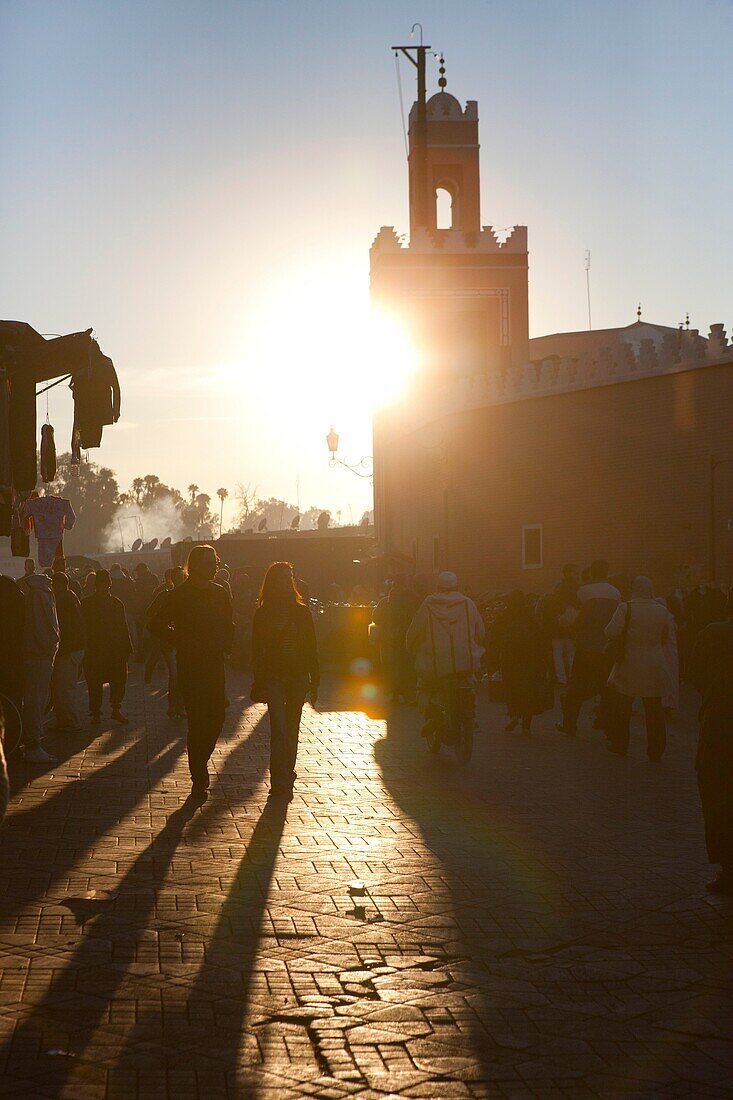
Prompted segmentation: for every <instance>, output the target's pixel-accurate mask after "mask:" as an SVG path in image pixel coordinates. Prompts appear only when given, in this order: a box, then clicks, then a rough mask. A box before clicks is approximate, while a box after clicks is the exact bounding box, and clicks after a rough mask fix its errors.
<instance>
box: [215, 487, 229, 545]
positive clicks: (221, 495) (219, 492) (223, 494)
mask: <svg viewBox="0 0 733 1100" xmlns="http://www.w3.org/2000/svg"><path fill="white" fill-rule="evenodd" d="M216 495H217V496H218V498H219V500H220V501H221V509H220V511H219V538H221V536H222V534H223V531H224V501H225V500H226V498H227V497H228V496H229V492H228V491H227V490H226V489H217V490H216Z"/></svg>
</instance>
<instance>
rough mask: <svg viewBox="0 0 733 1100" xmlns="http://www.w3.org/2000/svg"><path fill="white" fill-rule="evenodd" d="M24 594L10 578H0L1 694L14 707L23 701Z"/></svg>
mask: <svg viewBox="0 0 733 1100" xmlns="http://www.w3.org/2000/svg"><path fill="white" fill-rule="evenodd" d="M24 617H25V600H24V598H23V593H22V592H21V590H20V589H19V588H18V585H17V584H16V583H15V581H14V580H12V578H11V577H0V623H1V624H2V626H1V627H0V692H1V693H2V694H3V695H7V696H8V697H9V698H10V699H12V700H13V702H14V703H16V704H17V703H19V702H20V700H21V699H22V698H23V619H24Z"/></svg>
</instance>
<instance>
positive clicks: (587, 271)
mask: <svg viewBox="0 0 733 1100" xmlns="http://www.w3.org/2000/svg"><path fill="white" fill-rule="evenodd" d="M585 290H586V294H587V296H588V331H590V330H591V329H592V328H593V325H592V323H591V316H590V249H589V248H586V250H585Z"/></svg>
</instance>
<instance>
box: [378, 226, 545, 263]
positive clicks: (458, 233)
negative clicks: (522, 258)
mask: <svg viewBox="0 0 733 1100" xmlns="http://www.w3.org/2000/svg"><path fill="white" fill-rule="evenodd" d="M505 233H507V231H506V230H497V229H494V226H493V225H485V226H483V227H482V229H481V231H480V232H479V233H471V232H466V231H464V230H462V229H417V230H416V231H415V233H414V234H413V235H412V238H411V240H410V241H409V243H408V244H405V243H403V239H402V238H400V237H399V236H398V234H397V233H396V232H395V229H394V226H392V225H383V226H382V228H381V229H380V230H379V232H378V233H377V235H376V237H375V238H374V241H373V242H372V247H371V249H370V255H372V256H374V254H375V253H379V252H399V251H410V252H423V253H424V252H441V251H442V252H450V253H467V252H468V253H470V252H480V253H491V252H493V253H496V254H502V255H506V254H508V253H513V254H518V255H524V254H525V253H526V252H527V226H526V225H515V226H513V227H512V228H511V229H510V230H509V231H508V233H507V235H506V236H504V234H505Z"/></svg>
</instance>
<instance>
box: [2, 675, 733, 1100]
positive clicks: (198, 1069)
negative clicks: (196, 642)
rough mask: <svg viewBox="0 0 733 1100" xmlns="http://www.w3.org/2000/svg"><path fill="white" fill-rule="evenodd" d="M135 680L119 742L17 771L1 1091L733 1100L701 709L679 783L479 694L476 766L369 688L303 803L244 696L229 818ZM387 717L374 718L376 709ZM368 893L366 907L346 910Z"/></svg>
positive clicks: (678, 742) (669, 765) (667, 764)
mask: <svg viewBox="0 0 733 1100" xmlns="http://www.w3.org/2000/svg"><path fill="white" fill-rule="evenodd" d="M141 681H142V676H141V670H140V666H134V667H133V672H132V676H131V684H130V689H129V692H128V713H129V715H130V717H131V719H132V721H131V723H130V725H129V727H127V728H126V729H122V730H121V729H119V728H115V729H112V728H108V727H106V726H103V727H102V729H101V731H99V730H97V731H90V732H89V733H88V734H87V735H86V736H83V737H80V738H79V739H78V743H74V744H66V745H64V744H62V743H60V742H59V741H58V740H57V741H56V742H54V743H53V744H52V747H53V748H55V749H56V751H57V752H59V753H60V755H61V756H63V757H64V758H65V759H64V761H63V763H62V764H59V765H56V766H54V767H53V769H51V770H49V771H46V772H45V773H41V772H40V771H39V769H38V768H36V769H31V768H30V767H26V766H25V765H22V764H18V765H16V768H15V771H14V777H13V778H14V789H15V796H14V800H13V803H12V806H11V811H10V814H9V817H8V820H7V823H6V826H5V827H4V828H3V829H2V832H1V833H0V1041H1V1042H2V1063H1V1065H0V1094H1V1095H3V1096H12V1097H16V1096H17V1097H23V1098H32V1097H67V1098H69V1100H87V1098H88V1100H127V1098H139V1100H147V1098H150V1100H158V1098H173V1097H176V1098H188V1097H200V1098H202V1100H216V1098H220V1097H222V1098H223V1097H227V1098H229V1100H234V1098H246V1100H249V1098H252V1100H255V1098H257V1100H260V1098H261V1100H266V1098H275V1097H303V1096H311V1097H329V1098H333V1100H337V1098H340V1097H358V1098H359V1100H367V1098H372V1097H397V1096H400V1097H402V1096H404V1097H415V1098H420V1097H439V1098H443V1097H446V1098H452V1097H494V1096H497V1097H520V1096H531V1097H555V1096H557V1097H585V1096H616V1095H624V1096H639V1097H641V1096H654V1097H667V1096H669V1097H672V1096H684V1097H689V1096H692V1097H706V1096H709V1097H722V1096H733V1042H732V1034H731V1023H732V1022H733V1011H732V1010H733V984H732V983H731V971H732V967H731V962H732V961H733V939H732V938H731V931H732V929H733V903H731V901H730V900H728V901H726V900H724V899H719V898H714V897H711V896H709V895H706V893H705V890H704V883H705V881H706V878H707V877H709V876H710V869H709V868H708V866H707V864H706V858H705V852H704V847H703V843H702V827H701V821H700V814H699V808H698V803H697V797H696V791H695V784H694V772H693V756H694V742H695V736H696V734H695V725H694V721H693V717H692V716H693V714H694V700H693V699H692V698H688V699H687V700H686V708H685V719H684V720H682V721H680V722H678V723H677V724H676V725H675V727H674V728H673V729H672V731H671V735H670V748H669V751H668V753H667V755H666V756H665V758H664V760H663V762H662V763H661V765H651V764H649V763H648V762H647V761H646V758H645V756H644V755H643V748H642V745H641V735H640V733H639V731H638V729H637V730H636V732H635V735H634V740H633V745H632V754H631V756H630V757H629V758H628V759H619V758H616V757H613V756H611V755H609V754H608V753H607V752H606V750H605V747H604V742H603V738H602V737H601V736H600V735H599V734H592V733H590V732H588V733H586V734H583V735H581V736H579V737H578V738H577V740H576V741H570V740H568V739H566V738H565V737H563V736H562V735H560V734H558V733H556V732H555V731H554V728H553V717H552V715H546V716H544V717H543V718H542V719H541V721H540V722H539V723H538V724H537V731H536V732H535V733H534V734H533V735H532V736H531V737H524V736H522V734H521V733H519V734H516V733H515V734H507V733H505V732H503V725H504V715H503V709H502V708H501V707H499V706H497V705H496V704H488V703H486V702H483V703H482V705H481V707H480V715H479V716H480V724H481V733H480V735H479V736H478V738H477V745H476V751H475V754H474V759H473V760H472V762H471V764H470V765H469V766H465V765H462V764H460V763H459V762H458V761H456V760H454V759H453V758H452V757H451V756H450V755H449V753H448V752H447V750H443V753H442V755H441V756H440V757H433V756H430V755H429V754H428V752H427V751H426V749H425V747H424V745H423V743H422V741H421V740H420V738H419V736H418V733H417V729H418V722H417V717H416V715H415V712H414V711H412V710H409V709H407V708H395V709H393V710H387V711H386V712H385V713H383V714H382V715H381V716H380V715H378V714H376V715H374V714H373V715H372V717H368V716H367V715H366V714H365V713H364V712H363V711H362V710H361V709H360V704H359V692H358V690H357V686H355V685H344V684H340V685H339V684H333V685H331V686H330V687H329V689H328V691H327V692H325V693H324V703H323V705H322V709H321V710H320V711H319V712H318V713H316V712H314V711H312V710H310V709H306V713H305V716H304V729H303V738H302V749H301V753H300V758H299V764H298V771H299V779H298V783H297V792H296V797H295V800H294V801H293V802H292V803H291V805H290V806H289V807H288V809H287V812H280V811H278V810H275V809H266V808H265V800H266V794H267V771H266V768H267V721H266V718H265V717H264V708H263V707H260V706H250V705H248V704H247V701H246V694H245V692H246V687H247V685H246V682H245V680H244V678H241V679H238V678H236V677H232V678H231V682H230V695H231V700H232V702H231V707H230V709H229V715H228V721H227V727H226V731H225V736H224V738H223V739H222V741H221V743H220V745H219V747H218V749H217V752H216V755H215V758H214V761H213V763H214V768H215V773H216V774H215V777H214V781H213V785H212V792H211V797H210V799H209V801H208V802H207V803H206V804H205V805H204V806H203V807H201V808H199V809H197V810H195V811H194V810H192V809H191V808H190V807H189V806H188V805H187V804H186V803H185V799H186V796H187V794H188V776H187V770H186V764H185V756H184V755H183V742H182V733H183V728H182V727H183V724H182V723H181V722H180V721H179V722H176V721H170V720H168V719H167V718H166V717H165V702H164V700H163V699H162V697H161V694H160V692H161V688H162V684H161V682H159V681H156V683H155V684H154V685H153V687H145V686H144V685H143V684H142V682H141ZM372 705H373V706H375V709H376V705H375V704H372ZM354 880H363V882H364V883H365V884H366V888H367V891H368V893H367V894H366V895H365V896H363V897H360V896H352V895H350V893H349V883H350V882H353V881H354Z"/></svg>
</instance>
